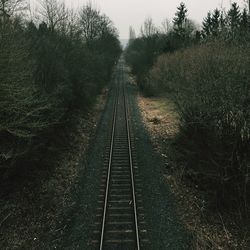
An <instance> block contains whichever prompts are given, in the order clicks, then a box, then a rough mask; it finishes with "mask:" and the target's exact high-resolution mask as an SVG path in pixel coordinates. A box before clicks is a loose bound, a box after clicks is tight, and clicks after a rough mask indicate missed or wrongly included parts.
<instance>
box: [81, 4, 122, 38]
mask: <svg viewBox="0 0 250 250" xmlns="http://www.w3.org/2000/svg"><path fill="white" fill-rule="evenodd" d="M79 16H80V18H79V25H80V29H81V32H82V36H83V38H84V40H85V41H87V42H88V41H92V40H95V39H98V38H100V37H101V36H102V35H104V34H105V33H112V34H115V33H117V31H116V30H115V28H114V26H113V23H112V22H111V20H110V19H109V18H108V17H107V16H106V15H102V14H101V13H100V11H99V10H98V9H96V8H94V7H93V6H92V4H91V3H88V4H87V5H85V6H84V7H83V8H82V9H81V10H80V13H79Z"/></svg>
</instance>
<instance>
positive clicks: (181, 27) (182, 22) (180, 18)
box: [173, 3, 188, 38]
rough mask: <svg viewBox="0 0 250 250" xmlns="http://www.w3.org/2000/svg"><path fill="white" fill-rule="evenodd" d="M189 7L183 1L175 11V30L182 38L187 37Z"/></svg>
mask: <svg viewBox="0 0 250 250" xmlns="http://www.w3.org/2000/svg"><path fill="white" fill-rule="evenodd" d="M187 12H188V10H187V8H186V6H185V4H184V3H181V4H180V6H179V7H178V8H177V12H176V13H175V18H174V20H173V24H174V32H175V33H176V34H177V35H178V36H179V37H181V38H184V37H185V26H186V22H187Z"/></svg>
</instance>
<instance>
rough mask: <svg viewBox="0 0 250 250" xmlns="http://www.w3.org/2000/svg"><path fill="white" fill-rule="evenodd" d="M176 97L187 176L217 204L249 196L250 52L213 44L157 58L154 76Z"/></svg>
mask: <svg viewBox="0 0 250 250" xmlns="http://www.w3.org/2000/svg"><path fill="white" fill-rule="evenodd" d="M149 84H151V85H154V88H155V89H164V90H165V92H171V93H172V96H174V100H175V102H176V104H177V106H178V111H179V113H180V117H181V125H180V133H179V135H178V138H177V139H176V145H177V147H178V152H179V156H181V159H183V161H184V162H186V167H187V172H188V174H190V175H191V176H192V178H195V181H197V182H198V183H199V184H200V186H201V187H203V188H204V189H207V190H210V191H211V192H212V193H213V194H215V197H216V198H217V199H216V201H217V202H218V205H223V206H225V205H228V206H230V207H232V206H234V205H237V206H238V204H240V206H241V211H245V212H246V210H247V204H248V203H247V202H249V197H250V183H249V182H250V178H249V170H250V168H249V166H250V154H249V152H250V151H249V150H250V47H249V45H246V44H245V45H242V46H241V45H239V44H238V45H237V46H235V45H233V44H230V45H229V44H225V43H224V42H219V41H217V42H211V43H207V44H203V45H199V46H195V47H193V48H189V49H186V50H183V51H178V52H175V53H173V54H165V55H162V56H160V57H159V58H158V60H157V63H156V64H155V66H154V67H153V69H152V70H151V72H150V76H149Z"/></svg>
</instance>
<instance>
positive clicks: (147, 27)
mask: <svg viewBox="0 0 250 250" xmlns="http://www.w3.org/2000/svg"><path fill="white" fill-rule="evenodd" d="M156 33H158V29H157V28H156V26H155V25H154V23H153V20H152V18H150V17H149V18H147V19H146V20H145V21H144V24H143V26H142V27H141V35H142V36H144V37H150V36H152V35H154V34H156Z"/></svg>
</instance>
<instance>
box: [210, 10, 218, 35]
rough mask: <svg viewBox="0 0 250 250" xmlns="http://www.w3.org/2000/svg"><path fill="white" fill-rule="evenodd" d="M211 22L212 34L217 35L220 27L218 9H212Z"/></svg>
mask: <svg viewBox="0 0 250 250" xmlns="http://www.w3.org/2000/svg"><path fill="white" fill-rule="evenodd" d="M211 22H212V35H213V36H218V34H219V28H220V11H219V10H218V9H215V10H214V13H213V16H212V18H211Z"/></svg>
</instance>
